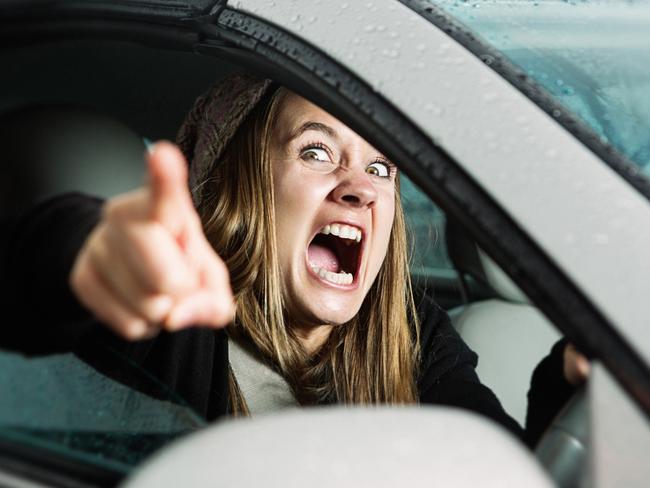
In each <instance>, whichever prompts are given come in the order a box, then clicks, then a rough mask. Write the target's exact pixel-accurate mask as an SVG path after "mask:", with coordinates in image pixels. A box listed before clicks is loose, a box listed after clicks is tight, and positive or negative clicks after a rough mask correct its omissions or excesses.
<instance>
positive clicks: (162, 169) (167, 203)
mask: <svg viewBox="0 0 650 488" xmlns="http://www.w3.org/2000/svg"><path fill="white" fill-rule="evenodd" d="M147 166H148V170H149V190H150V194H151V217H152V218H153V219H155V220H157V221H158V222H160V223H161V224H163V226H164V227H166V228H167V229H168V230H169V231H171V232H172V234H174V235H178V234H179V233H181V231H182V229H183V228H184V226H185V224H186V223H187V218H188V213H194V212H195V210H194V205H193V203H192V195H191V194H190V190H189V187H188V183H187V162H186V161H185V157H184V156H183V154H182V153H181V151H180V149H178V147H177V146H175V145H174V144H171V143H169V142H166V141H162V142H158V143H156V144H155V145H154V146H153V147H152V149H151V151H149V153H148V155H147Z"/></svg>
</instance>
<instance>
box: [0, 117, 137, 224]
mask: <svg viewBox="0 0 650 488" xmlns="http://www.w3.org/2000/svg"><path fill="white" fill-rule="evenodd" d="M0 147H2V148H3V162H2V167H1V168H0V171H1V172H2V175H1V176H2V177H1V178H0V208H1V209H2V211H3V212H5V211H7V212H9V211H11V212H13V213H15V212H17V211H20V210H22V209H23V208H25V207H27V206H30V205H32V204H33V203H34V202H35V201H37V200H40V199H42V198H44V197H46V196H49V195H52V194H56V193H62V192H65V191H82V192H88V193H92V194H94V195H98V196H103V197H108V196H111V195H115V194H117V193H121V192H124V191H127V190H130V189H132V188H134V187H136V186H138V185H139V184H141V181H142V177H143V175H144V164H143V159H142V155H143V152H144V149H145V147H144V143H143V140H142V138H141V137H140V136H138V135H137V134H136V133H135V132H134V131H132V130H131V129H130V128H128V127H126V126H125V125H124V124H122V123H120V122H118V121H116V120H114V119H112V118H109V117H107V116H104V115H102V114H99V113H97V112H95V111H92V110H88V109H83V108H77V107H71V106H62V105H44V106H32V107H27V108H21V109H14V110H12V111H10V112H7V113H4V114H2V115H0Z"/></svg>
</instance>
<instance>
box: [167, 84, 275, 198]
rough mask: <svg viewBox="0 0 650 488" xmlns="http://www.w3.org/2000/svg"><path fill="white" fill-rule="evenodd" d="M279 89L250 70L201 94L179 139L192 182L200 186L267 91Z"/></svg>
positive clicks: (194, 196) (194, 193) (187, 118)
mask: <svg viewBox="0 0 650 488" xmlns="http://www.w3.org/2000/svg"><path fill="white" fill-rule="evenodd" d="M275 89H277V85H276V84H274V83H273V82H272V81H271V80H269V79H265V78H261V77H259V76H257V75H254V74H252V73H248V72H237V73H234V74H231V75H229V76H226V77H225V78H223V79H222V80H220V81H218V82H217V83H216V84H215V85H213V86H212V87H211V88H210V89H209V90H208V91H207V92H206V93H205V94H204V95H202V96H201V97H199V98H198V99H197V100H196V102H195V103H194V106H193V107H192V109H191V110H190V112H189V113H188V114H187V116H186V117H185V121H184V122H183V124H182V125H181V128H180V130H179V131H178V135H177V137H176V142H177V144H178V145H179V147H180V148H181V151H182V152H183V154H184V155H185V158H186V159H187V161H188V164H189V185H190V189H191V190H192V196H193V198H194V199H195V202H194V203H197V202H196V199H197V195H196V189H197V188H198V185H200V184H201V182H202V181H204V180H205V178H206V177H207V175H208V174H209V173H210V171H211V169H212V167H213V166H214V165H215V164H217V163H218V162H219V159H220V157H221V155H222V154H223V151H224V149H225V147H226V146H227V145H228V143H229V142H230V141H231V140H232V138H233V136H234V135H235V133H236V132H237V129H238V128H239V127H240V126H241V125H242V124H243V122H244V121H245V120H246V118H247V117H248V115H249V114H250V113H251V112H252V111H253V109H254V108H255V107H256V106H257V104H258V103H259V102H260V101H261V100H262V99H263V98H264V96H265V95H266V94H270V93H272V92H273V91H274V90H275Z"/></svg>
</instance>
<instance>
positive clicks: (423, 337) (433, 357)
mask: <svg viewBox="0 0 650 488" xmlns="http://www.w3.org/2000/svg"><path fill="white" fill-rule="evenodd" d="M414 296H415V300H416V302H415V303H416V310H417V315H418V322H419V345H420V376H421V378H420V379H421V381H426V382H428V381H431V380H432V379H436V380H437V379H440V378H441V377H443V376H445V375H446V374H448V373H450V372H451V371H452V370H454V369H457V368H459V367H462V366H469V367H470V368H472V369H473V368H475V367H476V364H477V360H478V358H477V355H476V354H475V353H474V351H472V350H471V349H470V348H469V346H467V344H465V341H463V339H462V338H461V337H460V335H459V334H458V332H457V331H456V330H455V329H454V327H453V325H452V323H451V320H450V319H449V315H447V312H445V310H444V309H443V308H442V307H440V305H438V304H437V303H436V301H435V299H434V298H433V297H432V296H431V294H430V293H428V292H427V291H426V290H416V291H415V293H414Z"/></svg>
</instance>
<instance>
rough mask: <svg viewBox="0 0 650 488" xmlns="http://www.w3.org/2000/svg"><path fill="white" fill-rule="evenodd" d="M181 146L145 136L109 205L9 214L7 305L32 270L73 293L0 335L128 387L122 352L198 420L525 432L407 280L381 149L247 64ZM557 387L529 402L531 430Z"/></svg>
mask: <svg viewBox="0 0 650 488" xmlns="http://www.w3.org/2000/svg"><path fill="white" fill-rule="evenodd" d="M178 144H179V146H180V149H181V151H179V149H178V148H177V147H175V146H173V145H171V144H169V143H159V144H157V145H155V146H154V147H153V148H152V150H151V151H150V153H149V154H148V156H147V159H148V167H149V175H150V179H149V182H148V184H147V185H146V186H145V187H143V188H141V189H139V190H137V191H135V192H132V193H128V194H124V195H121V196H118V197H115V198H113V199H111V200H110V201H108V202H106V203H103V202H101V201H99V200H96V199H92V198H89V197H83V196H79V195H72V196H67V197H62V198H59V199H57V200H54V201H50V202H48V203H47V205H42V206H40V207H38V208H36V209H35V210H34V211H32V212H31V213H30V214H29V215H28V216H27V217H25V218H24V219H23V220H22V222H21V224H20V226H19V227H18V228H17V229H16V230H14V232H13V233H12V238H11V240H10V243H9V245H8V247H7V251H6V252H5V258H7V263H8V264H7V268H8V269H10V270H13V271H12V272H10V273H9V274H8V275H7V276H12V280H14V281H15V282H16V283H17V285H16V286H14V289H15V290H18V291H16V292H15V293H14V295H13V298H12V300H11V304H10V305H8V306H9V307H13V309H14V310H22V311H24V310H25V309H26V308H29V306H30V300H33V299H34V297H33V294H30V293H27V292H26V290H29V289H30V287H32V288H33V283H34V281H35V280H37V279H42V280H44V281H45V282H46V283H50V285H46V286H49V287H50V288H51V289H52V290H60V289H61V288H65V289H66V290H67V287H65V286H62V285H63V284H64V283H65V282H69V283H70V285H71V289H72V293H71V294H70V295H67V296H63V297H61V293H60V291H54V292H53V294H52V295H48V298H49V299H50V300H51V301H52V302H53V303H51V310H53V312H54V316H55V320H54V323H55V324H54V325H52V324H51V323H49V324H48V325H49V326H48V328H47V330H39V332H38V334H36V335H35V334H34V327H37V326H36V325H34V326H33V327H26V328H25V329H24V330H23V331H14V332H13V333H12V334H11V337H4V338H3V341H4V342H6V343H9V344H10V345H13V346H14V347H16V348H19V349H22V350H26V351H42V350H57V349H73V350H75V351H76V352H77V354H79V355H80V356H81V357H82V358H84V359H85V360H86V361H88V362H89V363H91V364H93V366H95V367H96V368H97V369H99V370H100V371H104V372H106V373H107V374H110V375H111V376H113V377H116V378H118V379H119V380H120V381H123V382H125V383H127V384H131V385H133V386H134V387H136V388H137V387H138V385H137V384H135V380H133V379H132V378H129V377H127V376H124V375H122V376H121V375H120V373H119V372H117V371H116V370H115V368H114V367H113V365H112V364H111V359H110V357H107V356H106V354H102V352H101V350H102V348H106V347H110V348H112V349H113V350H118V351H120V354H124V355H127V356H128V357H129V358H131V359H132V360H134V361H136V362H138V363H140V364H142V365H143V367H145V368H146V369H147V370H149V371H151V372H152V373H153V374H154V375H155V376H156V377H157V378H159V379H160V380H162V381H163V382H165V383H166V384H167V385H168V386H169V387H170V388H172V389H173V390H175V391H177V392H178V393H179V394H180V395H181V396H182V397H183V398H184V399H185V400H187V401H188V403H189V404H190V405H191V406H192V407H194V409H195V410H197V411H198V412H199V413H200V414H202V415H203V416H205V417H206V418H208V419H214V418H217V417H219V416H221V415H224V414H226V413H230V414H256V413H262V412H267V411H273V410H277V409H281V408H284V407H286V406H288V405H296V404H299V405H312V404H330V403H346V404H373V403H390V404H412V403H437V404H448V405H456V406H460V407H465V408H469V409H472V410H475V411H478V412H480V413H483V414H485V415H487V416H489V417H491V418H493V419H495V420H496V421H498V422H500V423H501V424H503V425H505V426H506V427H508V428H509V429H511V430H512V431H513V432H515V433H517V434H519V435H522V432H521V430H520V428H519V426H518V425H517V424H516V422H515V421H514V420H512V419H511V418H510V417H509V416H508V415H507V414H506V413H505V412H504V411H503V409H502V408H501V406H500V404H499V402H498V400H497V399H496V398H495V396H494V395H493V394H492V392H491V391H490V390H489V389H488V388H486V387H485V386H483V385H481V383H480V382H479V380H478V378H477V376H476V373H475V371H474V368H475V366H476V361H477V358H476V355H475V354H474V353H473V352H472V351H471V350H469V348H468V347H467V346H466V345H465V344H464V343H463V341H462V340H461V339H460V337H459V336H458V335H457V334H456V332H455V331H454V330H453V328H452V327H451V325H450V323H449V320H448V318H447V316H446V314H445V313H444V312H443V311H442V310H441V309H440V308H439V307H437V306H436V305H435V303H434V302H433V301H431V300H430V299H429V298H427V297H426V296H421V297H418V298H417V299H416V298H414V296H413V291H412V289H411V283H410V279H409V273H408V264H407V252H406V236H405V226H404V219H403V214H402V210H401V207H400V199H399V177H398V174H397V168H396V167H395V165H394V164H393V163H392V162H391V161H389V160H388V159H387V158H386V157H385V156H384V155H382V154H381V153H380V152H379V151H377V150H376V149H375V148H373V147H372V146H371V145H369V144H368V143H367V142H366V141H365V140H363V139H362V138H360V137H359V136H358V135H357V134H355V133H354V132H353V131H352V130H350V129H349V128H348V127H346V126H345V125H344V124H343V123H341V122H340V121H338V120H337V119H335V118H334V117H332V116H331V115H330V114H328V113H327V112H325V111H323V110H322V109H320V108H318V107H317V106H315V105H314V104H312V103H310V102H309V101H307V100H305V99H304V98H302V97H300V96H298V95H296V94H294V93H291V92H290V91H288V90H286V89H284V88H281V87H279V86H277V85H275V84H274V83H272V82H271V81H269V80H265V79H260V78H258V77H256V76H253V75H250V74H244V73H240V74H237V75H234V76H231V77H228V78H226V79H225V80H223V81H221V82H220V83H219V84H218V85H216V86H215V87H213V88H212V89H211V90H210V91H209V92H208V93H207V94H206V95H205V96H204V97H202V98H200V99H199V100H198V101H197V103H196V105H195V107H194V108H193V110H192V111H191V112H190V114H189V115H188V118H187V120H186V122H185V123H184V125H183V127H182V128H181V131H180V133H179V138H178ZM184 157H185V159H184ZM186 161H187V163H186ZM188 163H189V187H188V184H187V181H188V174H187V173H188V170H187V167H188ZM52 220H56V221H57V225H55V226H51V225H49V224H47V223H46V222H51V221H52ZM45 247H46V248H47V249H48V252H47V253H46V258H44V257H43V253H42V252H40V251H39V250H42V249H43V248H45ZM53 263H55V264H54V265H53ZM53 266H54V267H55V268H56V269H53ZM43 268H49V272H48V273H43ZM39 286H40V285H39ZM73 295H74V296H73ZM7 303H9V301H8V302H7ZM79 303H81V304H82V305H83V307H81V306H79ZM95 318H96V319H99V322H98V321H96V320H95ZM99 323H101V324H102V325H98V324H99ZM57 324H58V325H57ZM193 326H202V327H193ZM106 328H108V329H110V331H111V333H107V331H106ZM215 329H216V330H215ZM224 331H225V332H224ZM563 348H564V346H563V345H561V346H558V347H556V348H555V351H554V354H552V355H551V357H549V358H548V359H547V360H545V362H544V363H542V366H541V370H540V371H541V372H540V373H539V374H537V375H536V377H537V380H536V381H534V382H533V385H532V389H533V396H532V398H535V397H540V396H542V397H545V398H546V397H548V396H550V397H553V398H555V399H558V401H557V404H561V402H562V400H563V399H564V397H565V396H566V395H567V394H568V393H570V391H571V389H570V387H569V385H568V384H567V383H566V381H565V380H564V378H563V377H562V374H561V373H560V372H561V370H562V366H561V364H562V355H563V350H564V349H563ZM558 364H560V367H559V369H558ZM574 369H575V368H574ZM549 371H550V373H549ZM553 371H557V373H553ZM558 392H562V393H560V394H558ZM547 394H548V396H547ZM538 403H540V402H538ZM557 404H556V403H551V404H549V403H548V402H542V403H541V404H540V405H539V406H535V405H531V409H530V410H529V424H530V425H529V426H528V431H529V433H531V436H532V437H529V438H528V439H529V440H534V439H533V438H534V437H535V436H536V435H537V434H538V433H539V431H540V430H541V429H542V428H543V426H544V425H545V423H546V422H547V421H548V419H549V418H550V416H552V414H553V413H554V411H555V409H556V407H557Z"/></svg>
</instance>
